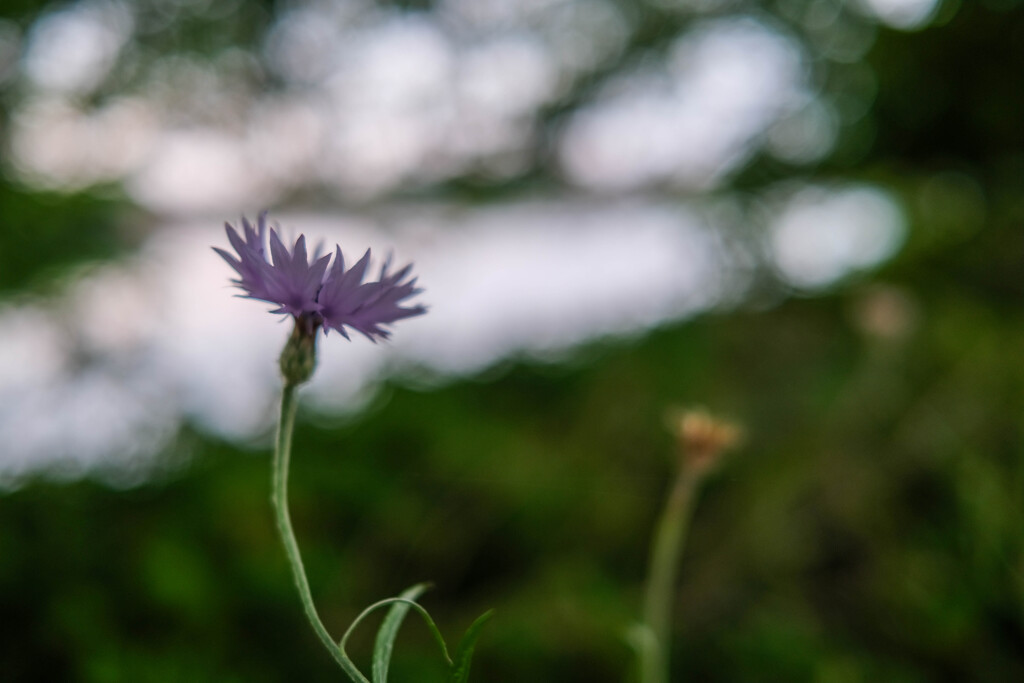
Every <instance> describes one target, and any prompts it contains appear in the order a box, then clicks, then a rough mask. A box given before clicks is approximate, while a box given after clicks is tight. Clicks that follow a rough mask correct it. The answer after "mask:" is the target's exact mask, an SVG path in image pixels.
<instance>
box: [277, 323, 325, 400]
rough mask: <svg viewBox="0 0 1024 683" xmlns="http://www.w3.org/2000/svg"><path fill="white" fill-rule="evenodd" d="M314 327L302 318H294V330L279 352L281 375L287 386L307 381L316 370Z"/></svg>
mask: <svg viewBox="0 0 1024 683" xmlns="http://www.w3.org/2000/svg"><path fill="white" fill-rule="evenodd" d="M316 332H317V330H316V327H315V326H313V325H310V324H309V323H308V321H306V320H305V319H304V318H296V320H295V329H293V330H292V336H291V337H289V338H288V343H287V344H285V346H284V350H282V351H281V361H280V363H281V374H282V375H283V376H284V381H285V382H287V383H288V384H293V385H299V384H303V383H304V382H307V381H309V378H310V377H312V376H313V370H315V369H316Z"/></svg>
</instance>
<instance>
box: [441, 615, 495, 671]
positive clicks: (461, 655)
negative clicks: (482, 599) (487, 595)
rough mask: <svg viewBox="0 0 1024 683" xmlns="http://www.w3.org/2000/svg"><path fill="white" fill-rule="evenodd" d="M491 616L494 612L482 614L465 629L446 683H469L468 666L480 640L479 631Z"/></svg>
mask: <svg viewBox="0 0 1024 683" xmlns="http://www.w3.org/2000/svg"><path fill="white" fill-rule="evenodd" d="M493 614H494V610H488V611H486V612H484V613H483V614H481V615H480V616H479V617H477V619H476V621H474V622H473V623H472V624H470V625H469V628H468V629H466V635H464V636H462V640H460V641H459V646H458V647H457V648H456V649H455V657H454V659H453V660H452V668H451V673H450V674H449V676H448V683H467V681H469V665H470V661H471V660H472V658H473V649H474V648H475V647H476V641H477V639H479V638H480V630H481V629H482V628H483V626H484V624H485V623H487V620H488V619H490V618H491V616H492V615H493Z"/></svg>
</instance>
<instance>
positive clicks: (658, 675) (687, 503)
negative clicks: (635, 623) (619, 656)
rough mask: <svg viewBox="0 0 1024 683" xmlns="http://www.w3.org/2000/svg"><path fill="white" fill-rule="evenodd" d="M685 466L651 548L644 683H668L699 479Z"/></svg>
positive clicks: (642, 668)
mask: <svg viewBox="0 0 1024 683" xmlns="http://www.w3.org/2000/svg"><path fill="white" fill-rule="evenodd" d="M699 478H700V477H699V475H697V474H696V473H695V472H694V471H693V470H692V469H691V468H689V467H687V466H686V464H683V465H682V466H681V467H680V468H679V474H678V475H677V476H676V480H675V483H674V484H673V485H672V490H671V492H670V493H669V496H668V501H667V502H666V503H665V509H664V510H663V511H662V513H661V518H660V519H659V520H658V526H657V527H656V530H655V535H654V543H653V546H652V547H651V560H650V562H651V564H650V574H649V576H648V579H647V590H646V595H645V596H644V626H645V632H646V635H647V637H646V638H645V639H644V644H643V646H642V647H641V649H640V681H641V683H668V680H669V678H668V672H669V645H670V643H671V641H672V605H673V593H674V591H673V587H674V585H675V582H676V572H677V569H678V567H679V557H680V555H681V553H682V549H683V544H684V542H685V541H686V532H687V529H688V527H689V524H690V517H691V516H692V512H693V502H694V499H695V497H696V496H695V492H696V490H697V483H698V480H699Z"/></svg>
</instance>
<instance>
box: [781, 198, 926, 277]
mask: <svg viewBox="0 0 1024 683" xmlns="http://www.w3.org/2000/svg"><path fill="white" fill-rule="evenodd" d="M905 232H906V225H905V219H904V217H903V212H902V211H901V210H900V208H899V206H898V205H897V204H896V202H895V201H894V200H893V198H892V197H891V196H890V195H888V194H887V193H885V192H883V191H882V190H879V189H877V188H874V187H868V186H862V187H851V188H842V189H827V188H820V187H812V188H804V189H801V190H799V191H797V192H795V193H794V194H793V195H791V196H790V197H789V199H788V200H787V201H786V202H785V204H784V206H783V207H782V209H781V210H780V211H779V213H778V215H777V217H776V219H775V221H774V224H773V226H772V231H771V238H770V239H771V248H772V252H773V254H774V256H775V261H776V265H777V267H778V269H779V272H780V273H781V274H782V276H783V277H784V278H785V279H786V280H787V281H789V282H790V283H791V284H792V285H794V286H796V287H800V288H807V289H815V288H821V287H826V286H828V285H831V284H833V283H834V282H836V281H838V280H840V279H841V278H843V277H844V276H846V275H848V274H849V273H851V272H856V271H859V270H863V269H865V268H871V267H873V266H877V265H878V264H880V263H882V262H883V261H885V260H886V259H888V258H890V257H892V255H893V254H894V253H895V252H896V250H897V249H898V248H899V246H900V244H901V243H902V242H903V237H904V234H905Z"/></svg>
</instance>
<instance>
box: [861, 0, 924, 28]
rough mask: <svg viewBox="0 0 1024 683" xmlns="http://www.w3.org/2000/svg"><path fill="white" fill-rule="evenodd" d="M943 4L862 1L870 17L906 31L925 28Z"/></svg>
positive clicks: (915, 0) (921, 0)
mask: <svg viewBox="0 0 1024 683" xmlns="http://www.w3.org/2000/svg"><path fill="white" fill-rule="evenodd" d="M941 4H942V3H941V0H860V5H861V6H862V7H863V8H864V9H865V10H866V11H867V12H868V14H869V15H871V16H873V17H875V18H876V19H878V20H879V21H881V22H882V23H884V24H888V25H889V26H892V27H893V28H898V29H902V30H904V31H911V30H914V29H919V28H922V27H924V26H925V25H926V24H928V22H930V21H931V20H932V18H933V17H934V16H935V14H936V12H937V11H938V9H939V6H940V5H941Z"/></svg>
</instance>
